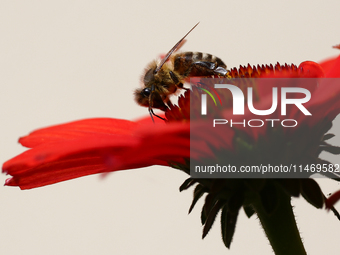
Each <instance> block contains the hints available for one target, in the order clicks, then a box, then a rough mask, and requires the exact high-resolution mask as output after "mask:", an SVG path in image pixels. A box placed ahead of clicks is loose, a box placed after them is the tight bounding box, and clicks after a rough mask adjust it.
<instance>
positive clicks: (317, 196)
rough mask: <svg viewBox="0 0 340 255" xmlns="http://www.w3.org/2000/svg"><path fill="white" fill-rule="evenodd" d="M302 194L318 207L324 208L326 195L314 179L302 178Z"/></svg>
mask: <svg viewBox="0 0 340 255" xmlns="http://www.w3.org/2000/svg"><path fill="white" fill-rule="evenodd" d="M301 194H302V196H303V197H304V198H305V199H306V200H307V201H308V203H310V204H311V205H313V206H314V207H316V208H322V206H323V204H324V196H323V193H322V191H321V189H320V187H319V185H318V184H317V182H316V181H314V180H313V179H301Z"/></svg>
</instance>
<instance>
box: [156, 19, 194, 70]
mask: <svg viewBox="0 0 340 255" xmlns="http://www.w3.org/2000/svg"><path fill="white" fill-rule="evenodd" d="M198 24H199V22H198V23H197V24H196V25H195V26H194V27H193V28H192V29H190V31H189V32H188V33H187V34H186V35H185V36H184V37H183V38H182V39H181V40H179V42H178V43H176V45H175V46H174V47H172V49H171V50H170V51H169V52H168V54H166V56H165V57H164V58H163V59H162V61H161V63H160V64H159V66H157V68H156V70H155V71H154V73H157V72H158V71H159V70H160V69H161V68H162V66H163V65H164V63H165V62H166V61H167V60H168V59H169V57H170V56H171V54H172V53H173V52H174V51H175V50H176V49H177V47H178V46H179V45H180V44H181V42H182V41H183V40H184V39H185V37H187V35H188V34H189V33H190V32H191V31H192V30H194V28H195V27H197V25H198Z"/></svg>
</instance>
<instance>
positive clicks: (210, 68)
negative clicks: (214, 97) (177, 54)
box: [192, 61, 228, 76]
mask: <svg viewBox="0 0 340 255" xmlns="http://www.w3.org/2000/svg"><path fill="white" fill-rule="evenodd" d="M192 67H196V68H197V69H200V70H202V68H203V69H204V70H205V71H206V72H207V73H208V74H217V75H222V76H225V75H227V73H228V71H227V70H226V69H225V68H224V67H221V66H218V67H216V65H215V63H213V62H208V61H197V62H194V63H193V64H192Z"/></svg>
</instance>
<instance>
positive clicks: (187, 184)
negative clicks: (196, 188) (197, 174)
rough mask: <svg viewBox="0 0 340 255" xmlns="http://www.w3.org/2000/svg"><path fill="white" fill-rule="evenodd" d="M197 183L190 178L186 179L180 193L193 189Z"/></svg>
mask: <svg viewBox="0 0 340 255" xmlns="http://www.w3.org/2000/svg"><path fill="white" fill-rule="evenodd" d="M195 183H196V180H194V179H192V178H188V179H186V180H185V181H184V182H183V184H182V185H181V186H180V187H179V191H180V192H182V191H183V190H186V189H188V188H189V187H191V186H192V185H194V184H195Z"/></svg>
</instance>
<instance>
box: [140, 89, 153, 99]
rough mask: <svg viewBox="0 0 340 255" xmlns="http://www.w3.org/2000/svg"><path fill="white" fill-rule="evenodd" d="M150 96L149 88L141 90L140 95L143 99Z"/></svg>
mask: <svg viewBox="0 0 340 255" xmlns="http://www.w3.org/2000/svg"><path fill="white" fill-rule="evenodd" d="M150 94H151V89H150V88H145V89H143V90H142V95H143V96H145V97H148V96H150Z"/></svg>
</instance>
